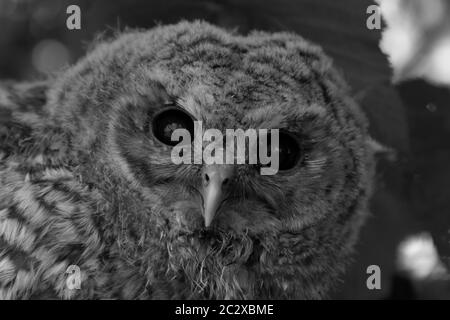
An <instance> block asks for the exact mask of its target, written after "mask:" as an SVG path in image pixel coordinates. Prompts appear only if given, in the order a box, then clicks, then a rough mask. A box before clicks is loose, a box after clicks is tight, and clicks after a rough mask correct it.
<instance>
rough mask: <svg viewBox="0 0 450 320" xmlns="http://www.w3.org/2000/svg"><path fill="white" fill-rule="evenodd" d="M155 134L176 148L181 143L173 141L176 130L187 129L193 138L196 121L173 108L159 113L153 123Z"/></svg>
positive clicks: (163, 141) (160, 139)
mask: <svg viewBox="0 0 450 320" xmlns="http://www.w3.org/2000/svg"><path fill="white" fill-rule="evenodd" d="M152 127H153V134H154V135H155V137H156V138H157V139H158V140H159V141H161V142H162V143H164V144H167V145H169V146H175V145H177V144H178V142H179V141H172V139H171V138H172V133H173V132H174V130H176V129H186V130H188V131H189V133H190V134H191V137H193V134H194V121H193V120H192V118H191V116H190V115H189V114H187V113H186V112H184V111H183V110H181V109H176V108H171V109H167V110H164V111H162V112H160V113H158V114H157V115H156V116H155V117H154V118H153V122H152Z"/></svg>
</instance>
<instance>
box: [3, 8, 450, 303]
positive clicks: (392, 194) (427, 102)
mask: <svg viewBox="0 0 450 320" xmlns="http://www.w3.org/2000/svg"><path fill="white" fill-rule="evenodd" d="M374 4H378V5H380V7H379V8H380V12H381V13H383V15H384V19H383V21H382V24H381V30H378V29H374V30H370V29H368V28H367V24H366V22H367V19H368V18H369V16H370V13H368V12H367V8H368V7H369V6H370V5H374ZM69 5H78V6H79V7H80V9H81V29H80V30H68V28H67V27H66V19H67V18H68V17H69V14H67V13H66V9H67V7H68V6H69ZM182 19H185V20H193V19H203V20H207V21H209V22H212V23H215V24H217V25H220V26H222V27H225V28H229V29H237V30H238V31H239V32H241V33H244V34H245V33H247V32H248V31H250V30H252V29H259V30H266V31H292V32H296V33H299V34H300V35H302V36H304V37H305V38H308V39H310V40H313V41H314V42H316V43H318V44H320V45H322V46H323V48H324V49H325V51H326V52H327V53H328V55H330V56H331V57H332V58H333V59H334V61H335V64H336V66H337V67H338V68H339V69H340V70H341V71H342V72H343V73H344V75H345V77H346V79H347V80H348V82H349V83H350V84H351V86H352V88H353V94H354V96H355V98H356V99H357V100H358V101H359V103H360V104H361V106H362V108H363V109H364V110H365V112H366V114H367V115H368V117H369V119H370V123H371V125H370V130H371V134H372V136H373V137H374V139H375V140H376V141H377V143H378V144H379V149H380V154H379V155H378V168H377V178H376V188H375V189H376V191H375V194H374V196H373V199H372V201H371V212H372V213H371V217H370V218H369V219H368V221H367V223H366V225H365V227H364V228H363V229H362V232H361V239H360V242H359V244H358V247H357V254H356V255H355V259H354V262H353V264H352V265H351V267H350V268H349V270H348V272H347V274H346V276H345V277H344V278H343V281H342V284H341V285H340V286H339V287H338V288H337V289H336V290H335V292H333V294H332V298H343V299H409V298H439V299H448V298H450V284H449V277H448V272H447V268H448V266H449V257H450V242H449V239H450V237H449V236H450V234H449V229H450V135H449V134H450V90H449V87H450V69H449V68H450V66H449V65H450V36H449V35H450V31H449V30H450V27H449V24H450V3H449V1H448V0H430V1H428V0H379V1H377V2H376V3H375V2H373V1H370V0H345V1H335V0H321V1H317V0H276V1H275V0H227V1H225V0H224V1H219V0H216V1H200V0H198V1H196V0H164V1H159V0H147V1H137V0H131V1H130V0H127V1H124V0H116V1H114V2H113V1H106V0H95V1H87V0H79V1H75V0H74V1H66V0H39V1H38V0H0V30H1V32H0V80H4V79H13V80H18V81H21V80H33V79H41V78H43V77H45V75H46V74H52V73H54V72H57V71H58V70H61V68H65V67H67V66H69V65H71V64H73V63H75V62H76V61H77V60H78V59H79V58H80V57H82V56H83V55H84V53H85V51H86V48H88V47H89V44H90V43H91V42H92V40H93V39H95V38H96V37H97V36H98V35H100V34H103V35H105V34H106V35H112V34H115V33H117V32H120V31H121V30H124V29H125V28H151V27H153V26H155V25H156V24H160V23H163V24H166V23H175V22H177V21H180V20H182ZM380 43H381V47H380ZM427 81H428V82H427ZM370 265H378V266H379V267H380V269H381V289H380V290H369V289H368V288H367V285H366V280H367V278H368V277H369V275H368V274H367V272H366V270H367V267H368V266H370Z"/></svg>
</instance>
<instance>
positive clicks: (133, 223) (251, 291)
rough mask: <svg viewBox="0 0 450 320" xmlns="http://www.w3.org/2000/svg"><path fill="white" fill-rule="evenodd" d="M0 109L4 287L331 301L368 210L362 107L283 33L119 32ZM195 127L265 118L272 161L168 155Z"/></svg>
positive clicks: (93, 295) (37, 292)
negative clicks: (275, 135)
mask: <svg viewBox="0 0 450 320" xmlns="http://www.w3.org/2000/svg"><path fill="white" fill-rule="evenodd" d="M0 115H1V120H0V298H2V299H54V298H55V299H321V298H326V297H328V294H329V292H330V290H331V289H333V288H335V287H336V284H337V282H338V279H339V276H340V275H342V273H343V272H344V270H345V267H346V265H347V263H348V261H349V260H350V259H351V254H352V251H353V249H352V248H353V245H354V243H355V241H356V240H357V237H358V231H359V229H360V227H361V225H362V223H363V222H364V218H365V217H366V215H367V212H368V210H367V207H368V205H367V204H368V198H369V196H370V190H371V179H372V172H373V161H372V154H373V152H372V151H371V148H370V143H368V141H369V135H368V124H367V121H366V118H365V116H364V115H363V114H362V112H361V110H360V109H359V107H358V106H357V104H356V103H355V101H354V100H353V99H352V97H351V93H350V89H349V88H348V86H347V85H346V83H345V81H344V80H343V77H342V76H341V75H340V74H339V73H338V72H337V71H336V70H335V69H334V67H333V65H332V61H331V60H330V58H328V57H327V56H326V55H325V54H324V52H323V51H322V49H321V48H320V47H319V46H317V45H314V44H312V43H310V42H308V41H307V40H305V39H303V38H302V37H300V36H298V35H296V34H292V33H284V32H281V33H266V32H252V33H250V34H248V35H246V36H243V35H239V34H237V33H236V32H229V31H226V30H223V29H221V28H218V27H215V26H213V25H210V24H208V23H205V22H202V21H194V22H186V21H184V22H180V23H178V24H174V25H167V26H157V27H155V28H153V29H151V30H147V31H127V32H125V33H122V34H119V35H116V36H115V37H114V38H113V39H104V40H102V41H99V42H98V43H96V45H95V46H94V48H93V49H91V50H90V52H89V53H88V54H87V55H86V57H84V58H83V59H81V60H80V61H79V62H78V63H76V64H75V65H74V66H72V67H69V68H67V69H66V70H64V71H62V72H60V73H59V74H56V75H54V76H49V77H48V78H47V79H45V80H42V81H39V82H23V83H10V82H8V83H4V84H2V86H1V87H0ZM195 121H201V122H202V125H203V130H207V129H212V128H214V129H217V130H220V131H221V132H224V131H225V130H226V129H230V128H231V129H234V128H241V129H243V130H247V129H261V128H265V129H278V130H279V146H278V148H277V154H278V159H279V170H278V172H277V173H276V174H274V175H261V174H260V170H259V168H260V167H261V165H260V164H258V163H256V164H250V163H244V164H208V165H207V164H205V163H191V164H189V163H181V164H175V163H174V161H173V160H172V157H171V151H172V150H173V148H174V145H175V144H176V141H175V142H174V141H173V139H171V137H172V134H173V132H174V130H175V129H176V128H182V129H185V130H188V132H191V131H192V128H193V124H194V122H195ZM201 147H202V146H201ZM70 270H75V271H76V272H74V273H72V272H71V271H70ZM74 277H75V278H76V279H75V280H77V281H78V282H77V281H75V280H74ZM74 281H75V282H74ZM74 283H75V285H73V284H74ZM77 283H78V285H77ZM71 284H72V285H71Z"/></svg>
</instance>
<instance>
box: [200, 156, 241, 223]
mask: <svg viewBox="0 0 450 320" xmlns="http://www.w3.org/2000/svg"><path fill="white" fill-rule="evenodd" d="M232 177H233V166H232V165H217V164H212V165H207V166H206V167H205V168H204V169H203V177H202V180H203V189H202V194H203V215H204V218H205V227H209V226H210V225H211V223H212V221H213V220H214V216H215V215H216V213H217V210H218V209H219V207H220V204H221V203H222V201H223V200H224V199H225V196H226V194H227V192H226V189H227V187H228V185H229V184H230V180H231V178H232Z"/></svg>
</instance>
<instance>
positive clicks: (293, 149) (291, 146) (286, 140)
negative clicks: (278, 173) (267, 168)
mask: <svg viewBox="0 0 450 320" xmlns="http://www.w3.org/2000/svg"><path fill="white" fill-rule="evenodd" d="M278 157H279V169H280V170H289V169H292V168H293V167H294V166H295V165H296V164H297V162H298V161H299V160H300V158H301V150H300V147H299V145H298V143H297V140H296V139H295V138H294V137H292V136H291V135H290V134H287V133H285V132H281V131H280V143H279V148H278Z"/></svg>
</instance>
